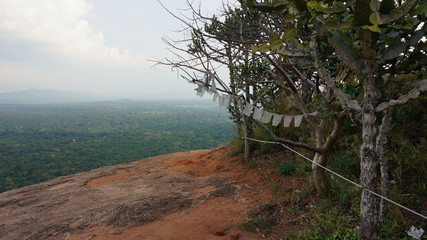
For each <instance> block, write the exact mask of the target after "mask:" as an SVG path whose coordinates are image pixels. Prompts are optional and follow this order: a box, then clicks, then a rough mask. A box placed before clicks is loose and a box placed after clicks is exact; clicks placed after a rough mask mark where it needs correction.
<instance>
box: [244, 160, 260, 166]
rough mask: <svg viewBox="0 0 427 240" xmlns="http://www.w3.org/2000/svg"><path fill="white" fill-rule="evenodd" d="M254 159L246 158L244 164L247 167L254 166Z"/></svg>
mask: <svg viewBox="0 0 427 240" xmlns="http://www.w3.org/2000/svg"><path fill="white" fill-rule="evenodd" d="M256 165H257V164H256V161H255V159H248V160H246V161H245V166H246V167H247V168H255V167H256Z"/></svg>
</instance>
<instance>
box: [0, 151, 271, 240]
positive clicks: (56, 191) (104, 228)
mask: <svg viewBox="0 0 427 240" xmlns="http://www.w3.org/2000/svg"><path fill="white" fill-rule="evenodd" d="M228 151H229V148H228V147H221V148H216V149H211V150H197V151H190V152H180V153H173V154H167V155H162V156H157V157H152V158H147V159H143V160H140V161H137V162H132V163H128V164H121V165H117V166H108V167H103V168H99V169H95V170H92V171H89V172H83V173H79V174H75V175H70V176H65V177H60V178H56V179H53V180H50V181H47V182H44V183H40V184H36V185H31V186H27V187H24V188H19V189H15V190H12V191H8V192H4V193H1V194H0V239H1V240H12V239H34V240H40V239H55V240H57V239H64V240H83V239H84V240H89V239H90V240H97V239H102V240H108V239H139V240H140V239H150V240H151V239H165V240H166V239H206V240H209V239H221V238H222V239H224V236H221V235H230V234H231V233H232V232H233V231H239V230H237V229H236V226H235V225H236V223H238V222H241V221H245V220H247V217H248V213H249V212H250V211H253V210H254V209H257V208H259V206H260V204H261V203H262V202H264V201H266V199H268V196H269V195H268V194H267V193H266V191H265V187H264V186H263V183H262V182H261V181H260V176H259V174H258V172H257V171H256V170H248V169H245V168H244V166H243V165H242V163H241V161H240V160H239V159H238V158H233V157H229V154H228ZM233 234H235V233H232V234H231V235H233ZM231 237H235V236H231ZM238 237H240V238H239V239H260V238H262V236H260V235H257V234H254V233H249V232H240V236H238ZM228 239H229V237H228Z"/></svg>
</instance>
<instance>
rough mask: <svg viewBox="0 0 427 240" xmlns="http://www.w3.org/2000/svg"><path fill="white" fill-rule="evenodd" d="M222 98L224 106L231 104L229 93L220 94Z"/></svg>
mask: <svg viewBox="0 0 427 240" xmlns="http://www.w3.org/2000/svg"><path fill="white" fill-rule="evenodd" d="M222 96H223V98H224V107H226V108H228V107H229V106H230V104H231V95H229V94H224V95H222Z"/></svg>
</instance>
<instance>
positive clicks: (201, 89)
mask: <svg viewBox="0 0 427 240" xmlns="http://www.w3.org/2000/svg"><path fill="white" fill-rule="evenodd" d="M204 94H205V88H204V87H203V85H201V84H199V85H198V86H197V96H199V97H203V95H204Z"/></svg>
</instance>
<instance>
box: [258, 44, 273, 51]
mask: <svg viewBox="0 0 427 240" xmlns="http://www.w3.org/2000/svg"><path fill="white" fill-rule="evenodd" d="M258 51H259V52H260V53H266V52H268V51H270V45H268V44H267V43H263V44H261V45H260V46H259V48H258Z"/></svg>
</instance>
